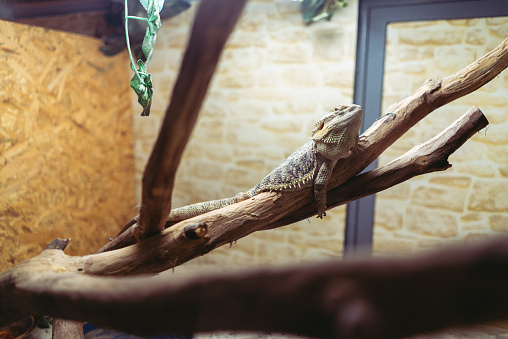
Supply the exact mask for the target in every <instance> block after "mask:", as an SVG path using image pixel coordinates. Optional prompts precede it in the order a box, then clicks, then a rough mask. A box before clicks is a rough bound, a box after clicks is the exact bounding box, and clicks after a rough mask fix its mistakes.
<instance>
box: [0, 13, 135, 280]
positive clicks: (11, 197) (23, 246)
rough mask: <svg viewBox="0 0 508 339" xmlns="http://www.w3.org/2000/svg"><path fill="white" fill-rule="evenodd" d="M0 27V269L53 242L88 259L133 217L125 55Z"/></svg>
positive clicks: (62, 36)
mask: <svg viewBox="0 0 508 339" xmlns="http://www.w3.org/2000/svg"><path fill="white" fill-rule="evenodd" d="M100 44H101V42H100V41H99V40H96V39H92V38H87V37H83V36H78V35H72V34H68V33H62V32H57V31H51V30H47V29H42V28H37V27H34V26H27V25H22V24H14V23H12V22H5V21H0V65H1V67H0V100H1V101H0V239H1V243H2V246H1V247H0V270H5V269H7V268H9V267H10V266H12V265H14V264H16V263H19V262H20V261H21V260H24V259H27V258H29V257H32V256H34V255H37V254H38V253H39V252H40V251H41V250H42V249H43V248H44V246H46V245H47V244H48V243H49V242H50V241H51V240H53V239H54V238H56V237H60V238H72V241H71V243H70V245H69V247H68V251H66V252H67V253H69V254H76V255H78V254H79V255H83V254H87V253H90V252H92V251H94V250H96V249H97V248H99V247H100V246H101V245H102V244H104V243H105V242H107V241H108V237H111V236H114V235H115V234H116V232H117V231H118V229H119V228H120V227H121V225H122V224H123V223H124V222H126V221H127V220H128V219H129V217H132V214H133V213H134V212H133V210H132V207H133V205H134V186H133V185H134V183H133V175H134V173H133V169H134V166H133V153H132V132H131V130H132V127H131V105H130V100H131V99H130V90H129V76H128V72H127V71H126V69H127V68H128V58H127V56H126V54H121V55H119V56H116V57H114V58H109V57H105V56H103V55H101V53H100V52H99V51H98V47H99V46H100Z"/></svg>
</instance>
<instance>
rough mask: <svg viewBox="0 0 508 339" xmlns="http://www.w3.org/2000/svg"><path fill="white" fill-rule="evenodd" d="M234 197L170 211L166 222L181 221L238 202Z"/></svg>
mask: <svg viewBox="0 0 508 339" xmlns="http://www.w3.org/2000/svg"><path fill="white" fill-rule="evenodd" d="M238 201H239V200H237V198H236V197H233V198H225V199H219V200H212V201H205V202H199V203H197V204H192V205H188V206H184V207H179V208H175V209H173V210H171V213H169V216H168V221H170V222H171V221H175V222H176V221H182V220H186V219H189V218H192V217H195V216H197V215H200V214H203V213H206V212H210V211H213V210H217V209H219V208H222V207H225V206H229V205H232V204H234V203H236V202H238Z"/></svg>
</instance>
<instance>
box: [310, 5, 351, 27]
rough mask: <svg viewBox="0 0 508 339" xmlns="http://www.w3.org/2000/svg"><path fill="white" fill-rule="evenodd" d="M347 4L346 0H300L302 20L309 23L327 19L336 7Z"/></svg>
mask: <svg viewBox="0 0 508 339" xmlns="http://www.w3.org/2000/svg"><path fill="white" fill-rule="evenodd" d="M347 5H348V3H347V1H346V0H302V14H303V22H304V23H306V24H309V23H313V22H316V21H319V20H321V19H326V20H328V21H329V20H331V19H332V17H333V13H334V11H335V10H336V9H339V8H342V7H346V6H347Z"/></svg>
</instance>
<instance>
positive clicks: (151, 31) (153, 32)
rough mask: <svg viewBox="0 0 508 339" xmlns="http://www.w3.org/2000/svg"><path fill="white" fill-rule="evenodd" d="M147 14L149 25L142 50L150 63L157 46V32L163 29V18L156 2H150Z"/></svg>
mask: <svg viewBox="0 0 508 339" xmlns="http://www.w3.org/2000/svg"><path fill="white" fill-rule="evenodd" d="M147 14H148V20H147V23H148V25H147V27H146V31H145V38H144V39H143V46H142V49H143V54H144V55H145V57H146V60H147V62H148V61H149V60H150V58H151V56H152V50H153V46H154V44H155V38H156V37H157V32H158V31H159V28H160V27H161V18H160V16H159V11H158V9H157V6H156V4H155V2H154V1H149V4H148V10H147Z"/></svg>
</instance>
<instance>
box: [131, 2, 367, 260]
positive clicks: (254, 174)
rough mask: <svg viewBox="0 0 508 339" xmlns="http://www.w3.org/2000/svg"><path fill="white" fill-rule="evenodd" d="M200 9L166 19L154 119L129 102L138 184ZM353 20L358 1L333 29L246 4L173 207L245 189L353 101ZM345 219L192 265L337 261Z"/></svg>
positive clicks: (289, 8) (286, 9)
mask: <svg viewBox="0 0 508 339" xmlns="http://www.w3.org/2000/svg"><path fill="white" fill-rule="evenodd" d="M194 10H195V8H193V9H192V10H190V11H187V12H185V13H183V14H181V15H179V16H177V17H175V18H173V19H171V20H166V21H164V22H163V25H162V28H161V30H160V32H159V34H158V36H157V43H156V46H155V51H154V56H153V59H152V61H151V63H150V66H149V69H148V71H149V72H151V73H152V75H153V82H154V89H155V95H154V104H153V110H152V115H151V116H150V117H148V118H145V117H143V118H142V117H139V112H140V109H139V106H138V104H137V102H136V101H135V99H134V100H133V107H134V114H135V117H134V134H135V154H136V178H137V179H136V180H137V182H140V179H141V176H142V171H143V169H144V165H145V163H146V160H147V159H148V156H149V152H150V151H151V148H152V145H153V141H154V139H155V137H156V133H157V131H158V128H159V125H160V117H161V116H162V114H163V111H164V110H165V108H166V106H167V103H168V98H169V94H170V91H171V88H172V86H173V82H174V81H175V79H176V76H177V71H178V68H179V65H180V60H181V57H182V52H183V50H184V48H185V44H186V40H187V36H188V33H189V28H190V25H191V21H192V18H193V15H194ZM356 17H357V3H356V1H350V6H349V7H347V8H346V9H344V10H341V11H340V12H338V13H336V15H335V16H334V17H333V20H332V21H331V22H326V21H324V22H319V23H316V24H314V25H311V26H305V25H303V24H302V15H301V11H300V4H299V3H297V2H292V1H289V0H273V1H271V0H259V1H256V0H251V1H249V2H248V3H247V6H246V8H245V10H244V13H243V16H242V18H241V20H240V21H239V23H238V25H237V26H236V29H235V31H234V32H233V34H232V36H231V37H230V39H229V41H228V43H227V46H226V48H225V50H224V52H223V55H222V59H221V62H220V65H219V66H218V70H217V72H216V74H215V77H214V79H213V81H212V84H211V86H210V89H209V93H208V97H207V100H206V101H205V103H204V105H203V109H202V111H201V115H200V118H199V121H198V123H197V126H196V128H195V131H194V134H193V136H192V139H191V140H190V143H189V144H188V146H187V149H186V151H185V154H184V156H183V159H182V162H181V165H180V169H179V171H178V174H177V181H176V187H175V190H174V199H173V206H175V207H178V206H182V205H187V204H190V203H194V202H199V201H206V200H211V199H217V198H223V197H228V196H233V195H235V194H236V193H237V192H240V191H245V190H247V189H249V188H250V187H252V186H253V185H255V184H256V183H257V182H258V181H259V180H260V179H262V178H263V177H264V176H265V175H266V174H267V173H269V172H270V171H271V170H272V169H273V168H274V167H276V166H277V165H278V164H279V163H280V162H282V161H283V160H284V159H285V158H286V157H287V156H288V155H289V154H291V153H292V152H293V151H294V150H295V149H297V148H298V147H299V146H301V145H302V144H303V143H305V142H306V141H307V140H308V135H309V132H310V130H311V127H312V124H313V121H314V120H315V119H316V118H317V117H319V116H320V115H321V114H323V113H324V112H326V111H328V110H329V109H331V108H332V107H333V106H334V105H336V104H348V103H351V102H352V91H353V75H354V62H355V48H356ZM140 189H141V187H140V186H139V187H138V197H139V196H140V194H139V193H140ZM344 211H345V209H344V208H343V207H342V208H337V209H335V210H333V211H330V213H329V214H328V215H327V217H326V219H325V220H323V221H321V220H315V219H314V218H312V219H310V220H308V221H307V220H305V221H302V222H300V223H297V224H295V225H292V226H289V227H285V228H282V229H279V230H273V231H265V232H258V233H256V234H252V235H250V236H249V237H247V238H245V239H241V240H240V241H238V243H236V244H234V245H233V246H232V248H227V246H226V247H225V248H221V249H217V250H215V251H213V252H212V253H210V254H208V255H206V256H204V257H203V258H201V259H198V260H195V261H194V262H196V261H197V262H198V263H201V264H215V263H216V264H221V265H226V266H227V265H245V266H252V265H255V264H276V263H287V262H301V261H306V260H317V259H323V258H330V257H336V256H338V255H340V253H341V252H342V241H343V228H344V227H343V224H344Z"/></svg>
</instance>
